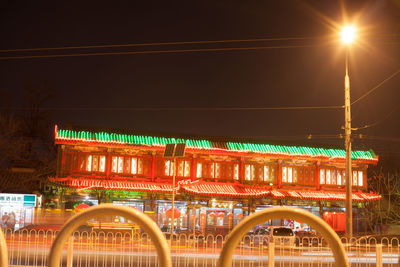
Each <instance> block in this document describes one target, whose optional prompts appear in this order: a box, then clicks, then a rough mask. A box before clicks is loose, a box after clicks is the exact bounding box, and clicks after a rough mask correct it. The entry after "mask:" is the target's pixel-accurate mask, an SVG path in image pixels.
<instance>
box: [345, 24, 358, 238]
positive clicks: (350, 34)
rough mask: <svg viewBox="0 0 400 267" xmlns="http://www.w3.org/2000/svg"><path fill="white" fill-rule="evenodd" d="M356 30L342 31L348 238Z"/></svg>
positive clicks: (348, 227)
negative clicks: (351, 52)
mask: <svg viewBox="0 0 400 267" xmlns="http://www.w3.org/2000/svg"><path fill="white" fill-rule="evenodd" d="M355 34H356V29H355V28H354V27H353V26H345V27H343V29H342V41H343V43H344V44H345V45H346V52H345V53H346V59H345V64H346V74H345V76H344V121H345V142H344V145H345V149H346V163H345V169H346V170H345V177H346V205H345V206H346V236H347V237H348V238H351V237H352V236H353V206H352V202H353V201H352V182H353V180H352V171H351V112H350V78H349V49H350V45H351V43H352V42H353V41H354V38H355Z"/></svg>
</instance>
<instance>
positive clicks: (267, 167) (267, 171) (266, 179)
mask: <svg viewBox="0 0 400 267" xmlns="http://www.w3.org/2000/svg"><path fill="white" fill-rule="evenodd" d="M267 181H269V166H264V182H267Z"/></svg>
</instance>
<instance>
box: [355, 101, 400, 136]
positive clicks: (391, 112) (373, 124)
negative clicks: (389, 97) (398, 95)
mask: <svg viewBox="0 0 400 267" xmlns="http://www.w3.org/2000/svg"><path fill="white" fill-rule="evenodd" d="M399 108H400V103H399V104H397V105H396V106H395V107H394V109H392V110H391V111H390V112H389V113H388V114H387V115H386V116H385V117H384V118H383V119H380V120H378V121H376V122H374V123H371V124H367V125H365V126H362V127H359V128H354V130H362V129H366V128H370V127H374V126H376V125H378V124H380V123H382V122H384V121H385V120H387V119H388V118H389V117H390V116H392V114H393V113H394V112H395V111H396V110H398V109H399Z"/></svg>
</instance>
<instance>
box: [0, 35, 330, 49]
mask: <svg viewBox="0 0 400 267" xmlns="http://www.w3.org/2000/svg"><path fill="white" fill-rule="evenodd" d="M318 38H320V39H321V38H322V37H282V38H255V39H238V40H215V41H182V42H160V43H139V44H114V45H85V46H61V47H40V48H17V49H2V50H0V53H9V52H28V51H51V50H72V49H97V48H116V47H141V46H168V45H188V44H218V43H244V42H266V41H297V40H310V39H318Z"/></svg>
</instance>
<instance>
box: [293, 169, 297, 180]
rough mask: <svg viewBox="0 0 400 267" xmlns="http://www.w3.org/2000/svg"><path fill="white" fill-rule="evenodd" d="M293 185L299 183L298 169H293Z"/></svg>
mask: <svg viewBox="0 0 400 267" xmlns="http://www.w3.org/2000/svg"><path fill="white" fill-rule="evenodd" d="M293 183H297V167H293Z"/></svg>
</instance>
